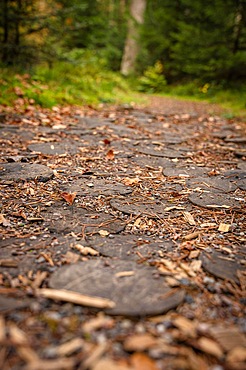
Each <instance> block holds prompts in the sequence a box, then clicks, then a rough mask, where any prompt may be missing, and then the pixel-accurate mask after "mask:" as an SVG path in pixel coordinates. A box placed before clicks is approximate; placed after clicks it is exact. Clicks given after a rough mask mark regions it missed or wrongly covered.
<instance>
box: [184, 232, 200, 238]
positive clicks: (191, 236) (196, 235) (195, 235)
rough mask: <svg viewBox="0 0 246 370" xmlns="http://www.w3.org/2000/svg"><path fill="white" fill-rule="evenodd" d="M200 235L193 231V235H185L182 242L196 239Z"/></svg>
mask: <svg viewBox="0 0 246 370" xmlns="http://www.w3.org/2000/svg"><path fill="white" fill-rule="evenodd" d="M199 235H200V233H199V232H198V231H195V232H194V233H191V234H188V235H185V236H184V237H183V239H184V240H192V239H196V238H197V237H198V236H199Z"/></svg>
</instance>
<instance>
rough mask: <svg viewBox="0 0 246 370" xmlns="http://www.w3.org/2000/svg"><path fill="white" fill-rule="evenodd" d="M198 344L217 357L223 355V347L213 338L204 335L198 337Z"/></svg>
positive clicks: (202, 349) (203, 349) (200, 347)
mask: <svg viewBox="0 0 246 370" xmlns="http://www.w3.org/2000/svg"><path fill="white" fill-rule="evenodd" d="M197 344H198V347H199V349H200V350H201V351H203V352H205V353H208V354H210V355H213V356H215V357H217V358H222V357H223V350H222V348H221V347H220V345H219V344H218V343H216V342H215V341H214V340H213V339H209V338H206V337H202V338H199V339H198V341H197Z"/></svg>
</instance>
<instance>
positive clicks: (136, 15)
mask: <svg viewBox="0 0 246 370" xmlns="http://www.w3.org/2000/svg"><path fill="white" fill-rule="evenodd" d="M146 3H147V1H146V0H131V4H130V19H129V21H128V34H127V38H126V42H125V48H124V53H123V58H122V62H121V73H122V74H123V75H124V76H128V75H130V74H131V73H134V72H135V65H136V59H137V56H138V53H139V47H140V46H139V28H140V25H141V24H143V22H144V12H145V8H146Z"/></svg>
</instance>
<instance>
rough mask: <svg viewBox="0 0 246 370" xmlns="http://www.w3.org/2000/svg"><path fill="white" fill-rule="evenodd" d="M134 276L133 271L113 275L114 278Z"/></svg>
mask: <svg viewBox="0 0 246 370" xmlns="http://www.w3.org/2000/svg"><path fill="white" fill-rule="evenodd" d="M133 275H135V272H134V271H120V272H117V273H116V274H115V276H116V277H126V276H133Z"/></svg>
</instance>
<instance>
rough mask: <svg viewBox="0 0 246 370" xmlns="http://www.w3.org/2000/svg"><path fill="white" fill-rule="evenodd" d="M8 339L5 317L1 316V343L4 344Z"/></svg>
mask: <svg viewBox="0 0 246 370" xmlns="http://www.w3.org/2000/svg"><path fill="white" fill-rule="evenodd" d="M5 338H6V327H5V321H4V318H3V316H0V343H2V342H3V341H4V340H5Z"/></svg>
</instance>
